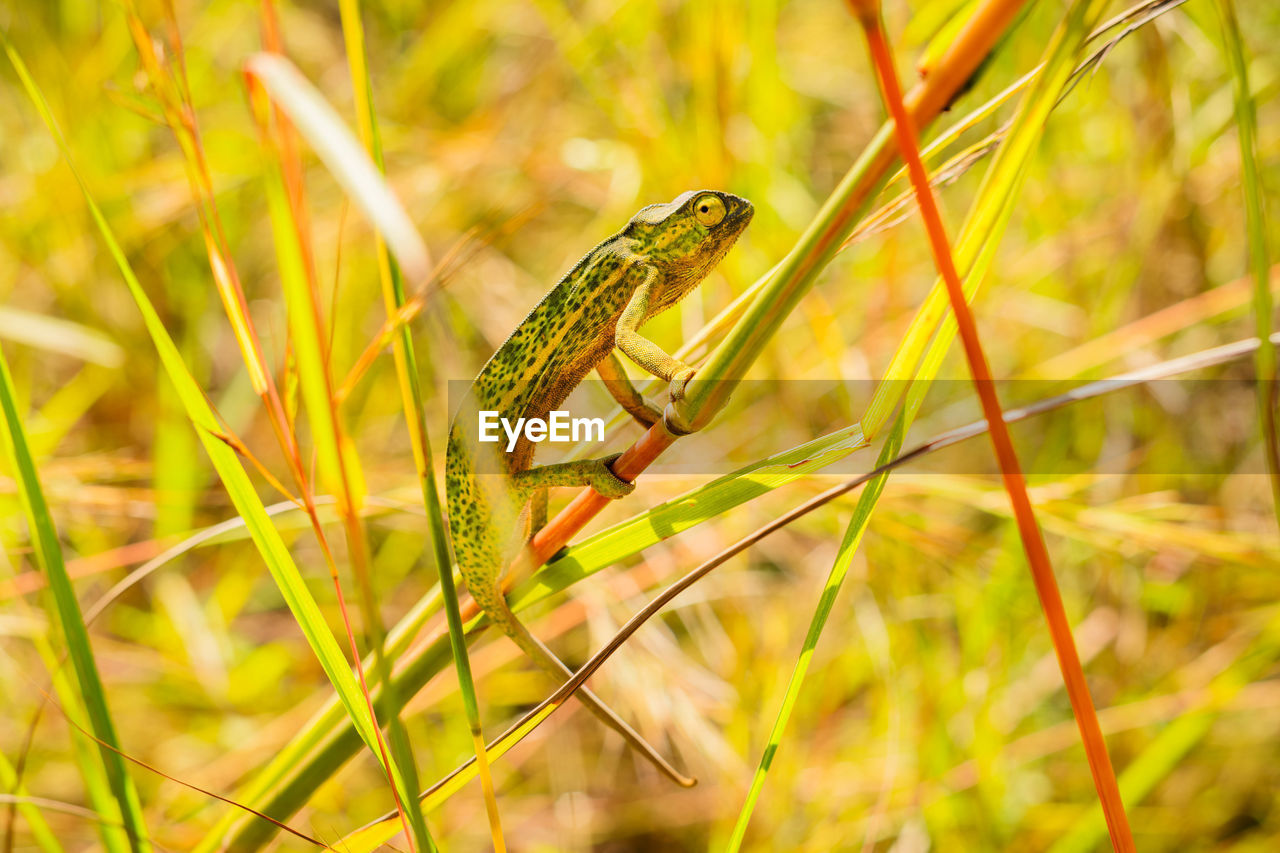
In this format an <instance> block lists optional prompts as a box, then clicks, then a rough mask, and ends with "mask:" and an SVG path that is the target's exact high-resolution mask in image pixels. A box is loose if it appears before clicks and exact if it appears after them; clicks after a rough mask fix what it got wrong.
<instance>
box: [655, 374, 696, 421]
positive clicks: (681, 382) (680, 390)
mask: <svg viewBox="0 0 1280 853" xmlns="http://www.w3.org/2000/svg"><path fill="white" fill-rule="evenodd" d="M693 374H694V369H693V368H692V367H685V368H682V369H680V370H677V371H676V372H675V373H674V374H672V376H671V384H670V390H669V392H668V394H669V396H670V397H671V402H669V403H667V408H666V410H665V411H663V413H662V425H663V426H664V427H665V428H666V430H667V432H669V433H671V434H672V435H688V434H689V433H691V432H693V429H692V428H690V427H689V426H688V424H687V423H686V422H685V419H684V417H683V416H682V415H681V413H680V411H679V410H678V409H677V406H676V404H677V403H680V402H682V401H683V400H684V395H685V390H686V389H687V388H688V385H689V380H690V379H692V378H693Z"/></svg>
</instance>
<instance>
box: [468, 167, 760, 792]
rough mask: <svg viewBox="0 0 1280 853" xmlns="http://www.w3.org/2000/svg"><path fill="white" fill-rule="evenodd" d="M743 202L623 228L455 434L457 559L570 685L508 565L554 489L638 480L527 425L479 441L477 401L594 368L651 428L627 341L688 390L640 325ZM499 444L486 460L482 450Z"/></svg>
mask: <svg viewBox="0 0 1280 853" xmlns="http://www.w3.org/2000/svg"><path fill="white" fill-rule="evenodd" d="M753 212H754V208H753V207H752V206H751V203H750V202H748V201H746V200H745V199H741V198H738V197H737V196H734V195H729V194H728V193H720V192H714V191H707V190H703V191H698V192H688V193H684V194H683V195H681V196H679V197H678V198H676V199H675V200H674V201H671V202H670V203H668V204H655V205H650V206H649V207H646V208H644V209H642V210H641V211H639V212H638V213H637V214H636V215H635V216H633V217H632V218H631V221H630V222H628V223H627V225H626V227H625V228H623V229H622V230H621V231H619V232H618V233H617V234H614V235H613V236H612V237H610V238H609V239H607V240H605V241H604V242H603V243H601V244H600V245H598V246H596V247H595V248H594V249H592V250H591V251H590V252H588V253H587V255H586V256H585V257H584V258H583V259H582V260H580V261H579V262H578V263H577V264H576V265H575V266H574V267H573V269H571V270H569V272H568V273H566V274H565V276H564V278H562V279H560V281H559V282H558V283H557V284H556V286H555V287H554V288H552V290H551V292H550V293H548V294H547V295H546V296H545V297H544V298H543V299H542V301H541V302H539V303H538V304H537V305H536V306H534V308H533V310H532V311H530V312H529V315H528V316H527V317H525V319H524V321H523V322H522V323H521V324H520V325H519V326H517V327H516V330H515V331H514V332H512V333H511V337H509V338H507V340H506V342H505V343H503V345H502V346H501V347H499V348H498V351H497V352H495V353H494V354H493V357H492V358H490V359H489V361H488V362H487V363H486V364H485V366H484V367H483V368H482V369H481V370H480V374H479V375H478V376H476V378H475V380H474V381H473V382H472V384H471V388H470V391H469V392H468V394H467V397H466V399H465V400H464V402H463V404H462V406H461V408H460V410H459V412H458V415H457V417H456V418H455V419H454V422H453V427H452V428H451V430H450V432H449V446H448V458H447V462H446V466H445V482H446V487H447V490H448V505H449V530H450V533H451V534H452V538H453V548H454V554H455V556H456V558H457V560H458V567H459V569H460V571H461V573H462V577H463V579H464V580H465V581H466V583H467V588H468V589H469V590H470V592H471V596H472V598H474V599H475V600H476V603H477V604H478V605H479V606H480V608H481V609H482V610H483V611H484V612H485V614H486V615H487V616H488V617H489V619H490V620H491V621H492V622H493V623H494V624H496V625H498V626H499V627H500V628H501V629H502V630H503V632H505V633H506V634H507V636H509V637H510V638H511V639H512V640H513V641H515V643H516V645H518V646H519V647H520V648H521V650H522V651H524V652H525V654H527V655H528V656H529V657H530V658H532V659H533V660H534V661H536V662H537V663H538V664H539V665H540V666H541V667H542V668H543V669H545V670H546V671H547V672H549V673H550V674H551V675H552V676H553V677H554V678H556V679H557V680H560V681H562V682H563V680H566V679H568V678H569V676H570V675H572V673H571V672H570V671H569V669H568V668H567V667H566V666H565V665H564V664H563V663H561V662H560V660H559V659H558V658H557V657H556V656H555V655H554V654H552V653H551V651H550V650H549V649H547V648H546V647H545V646H543V645H542V644H541V643H540V642H539V641H538V640H537V638H535V637H534V636H533V635H532V634H530V633H529V631H528V630H527V629H526V628H525V627H524V625H523V624H521V622H520V621H519V620H517V619H516V617H515V616H514V615H513V614H512V612H511V610H510V608H508V607H507V602H506V598H505V597H504V596H503V593H502V587H501V578H502V573H503V571H504V569H505V568H506V567H507V566H508V565H510V564H511V562H512V560H513V559H514V558H515V557H516V556H517V555H518V554H519V552H520V549H521V548H522V547H523V546H524V545H525V543H527V542H528V540H529V537H530V535H531V534H532V528H533V527H534V525H535V521H536V524H537V525H539V526H540V525H541V523H542V522H543V521H544V520H545V509H546V501H545V498H546V489H547V488H549V487H552V486H576V487H582V486H590V487H592V488H593V489H595V490H596V491H597V492H599V493H600V494H602V495H604V496H605V497H608V498H620V497H622V496H624V495H627V494H629V493H630V492H631V491H632V490H633V489H634V488H635V486H634V485H633V484H631V483H628V482H626V481H624V480H621V479H619V478H618V477H617V476H616V475H614V473H613V472H612V471H611V470H610V469H609V463H610V462H611V461H612V460H613V459H614V458H615V457H613V456H610V457H605V458H602V459H588V460H581V461H576V462H565V463H560V464H555V465H542V466H538V467H532V461H533V450H534V445H533V443H531V442H530V441H529V440H528V439H526V438H524V437H523V435H522V436H521V438H520V440H519V442H518V443H517V445H516V447H515V448H514V450H513V451H512V452H511V453H505V452H504V448H505V445H506V441H505V438H504V439H503V440H502V442H500V443H499V444H484V445H481V444H478V443H477V442H476V441H475V439H474V436H475V433H476V430H477V428H478V413H479V411H481V410H488V411H497V412H498V413H499V414H500V416H501V417H505V418H507V419H508V420H509V421H510V422H511V423H515V422H516V419H517V418H521V417H524V418H543V419H545V418H546V416H547V415H548V413H549V412H551V411H552V410H554V409H556V408H557V407H558V406H559V405H560V404H561V403H562V402H564V399H565V398H566V397H567V396H568V395H569V393H570V392H571V391H572V390H573V389H574V388H575V387H576V386H577V385H578V383H579V382H581V381H582V379H583V378H584V377H585V376H586V375H587V374H588V373H589V372H590V371H591V370H592V369H593V368H598V369H599V371H600V374H601V377H602V378H603V379H604V380H605V384H606V386H607V387H608V388H609V390H610V392H611V393H612V394H613V396H614V397H615V398H616V399H617V400H618V402H619V403H620V404H621V405H622V407H623V408H624V409H625V410H626V411H627V412H629V413H631V414H632V416H634V417H635V418H636V419H637V420H638V421H640V422H641V423H642V424H644V425H645V426H651V425H653V424H654V423H656V422H657V421H658V420H660V419H661V416H662V414H661V410H659V409H658V408H657V407H655V406H653V405H651V404H649V403H647V402H645V401H644V399H643V398H642V397H641V396H640V394H639V392H637V391H636V390H635V388H634V387H632V385H631V384H630V382H629V381H628V380H627V379H626V376H625V374H624V373H623V372H622V368H621V364H620V363H619V362H618V361H617V357H616V355H615V354H614V350H615V348H616V349H618V350H621V351H622V353H623V354H625V355H626V356H628V357H629V358H630V359H631V360H632V361H634V362H635V363H636V364H638V365H640V366H641V367H643V368H644V369H645V370H647V371H648V372H649V373H651V374H653V375H655V376H657V377H659V378H661V379H663V380H664V381H666V382H669V383H670V390H671V398H672V399H673V400H676V399H679V398H680V397H681V396H682V394H683V392H684V387H685V384H686V383H687V382H688V381H689V378H690V377H691V376H692V375H693V369H692V368H690V367H689V366H688V365H686V364H683V363H682V362H680V361H677V360H676V359H674V358H672V357H671V356H670V355H668V354H667V353H665V352H663V351H662V350H661V349H659V348H658V347H657V346H656V345H655V344H654V343H653V342H652V341H649V340H647V339H645V338H643V337H641V336H640V334H639V332H638V329H639V327H640V326H641V325H642V324H643V323H644V322H645V321H646V320H648V319H649V318H650V317H652V316H654V315H655V314H657V313H659V312H661V311H663V310H665V309H667V308H670V307H671V306H672V305H674V304H675V303H676V302H678V301H679V300H680V299H681V298H682V297H683V296H684V295H685V294H687V293H689V292H690V291H691V290H693V289H694V288H695V287H697V286H698V284H700V283H701V282H702V280H703V279H704V278H705V277H706V276H707V273H709V272H710V271H711V270H712V268H714V267H715V265H716V264H717V263H719V262H720V259H721V258H723V257H724V256H725V254H726V253H727V252H728V251H729V249H730V247H732V246H733V244H734V242H735V241H736V240H737V239H738V235H740V234H741V233H742V230H743V229H744V228H746V226H747V223H748V222H750V221H751V216H752V213H753ZM477 452H485V453H489V452H492V453H493V454H494V458H493V459H491V460H485V461H486V462H491V463H492V464H490V465H487V466H485V470H487V471H494V472H501V473H493V474H487V473H480V472H478V471H477V465H476V458H475V454H476V453H477ZM577 695H578V698H579V699H580V700H581V701H582V702H583V703H584V704H586V705H587V707H588V708H590V709H591V710H592V712H593V713H595V714H596V716H598V717H600V718H601V719H602V720H603V721H604V722H605V723H607V724H608V725H609V726H611V727H612V728H614V729H615V730H617V731H618V732H619V733H620V734H622V736H623V737H624V738H626V740H627V742H628V743H630V744H631V745H632V746H634V747H635V748H636V749H638V750H639V751H640V752H642V753H643V754H644V755H645V756H646V757H647V758H648V759H649V760H650V761H652V762H653V763H654V764H655V765H656V766H657V767H658V768H659V769H661V770H662V771H663V772H664V773H666V774H667V775H668V776H670V777H671V778H672V779H674V780H675V781H677V782H679V783H680V784H682V785H692V784H693V780H692V779H689V778H687V777H685V776H683V775H681V774H680V773H678V772H677V771H676V770H675V769H674V768H673V767H671V765H670V764H668V763H667V762H666V761H665V760H664V759H663V758H662V757H661V756H660V755H658V754H657V753H656V752H655V751H654V750H653V748H652V747H650V746H649V745H648V744H647V743H646V742H645V741H644V740H643V739H642V738H641V737H640V736H639V734H637V733H636V732H635V731H634V730H633V729H631V727H630V726H628V725H627V724H626V723H625V722H623V721H622V720H621V719H620V718H618V716H617V715H616V714H614V713H613V711H611V710H610V709H609V708H607V707H606V706H605V705H603V703H601V702H600V700H599V699H598V698H597V697H596V696H595V695H594V694H592V693H591V692H590V691H588V690H586V689H585V688H584V689H582V690H580V691H579V692H578V694H577Z"/></svg>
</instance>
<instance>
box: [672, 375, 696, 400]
mask: <svg viewBox="0 0 1280 853" xmlns="http://www.w3.org/2000/svg"><path fill="white" fill-rule="evenodd" d="M695 372H696V371H695V370H694V369H693V368H692V367H684V368H681V369H680V370H677V371H676V372H675V373H673V374H671V384H670V386H669V388H668V394H670V396H671V402H673V403H676V402H679V401H680V400H683V399H684V392H685V388H686V387H687V386H688V385H689V380H690V379H692V378H693V374H694V373H695Z"/></svg>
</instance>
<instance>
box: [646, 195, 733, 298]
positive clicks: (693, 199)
mask: <svg viewBox="0 0 1280 853" xmlns="http://www.w3.org/2000/svg"><path fill="white" fill-rule="evenodd" d="M754 213H755V208H754V207H752V205H751V202H749V201H747V200H746V199H745V198H739V197H738V196H736V195H731V194H730V193H722V192H717V191H715V190H696V191H694V192H687V193H683V194H682V195H679V196H677V197H676V198H675V199H674V200H672V201H669V202H667V203H666V204H651V205H649V206H648V207H646V208H643V209H642V210H640V212H639V213H637V214H636V215H635V216H633V217H631V221H630V222H629V223H627V227H626V231H625V234H626V236H628V237H630V238H631V239H632V240H634V241H635V243H634V249H635V252H636V253H637V254H639V255H643V256H644V257H645V258H647V259H648V261H649V262H650V263H652V264H654V265H655V266H657V267H659V268H661V269H662V270H663V271H664V272H665V273H666V279H667V281H668V282H669V283H670V284H675V285H676V288H675V290H674V291H673V292H666V293H664V294H663V297H662V299H661V301H662V303H663V304H664V307H665V306H666V305H671V304H672V303H674V302H675V301H676V300H677V299H679V298H680V297H681V296H683V295H684V294H685V293H686V292H687V291H688V290H690V289H692V288H693V287H695V286H697V284H698V283H699V282H700V281H702V279H703V278H705V277H706V275H707V273H709V272H711V269H712V268H713V267H714V266H715V265H716V264H718V263H720V259H721V258H723V257H724V256H725V254H726V253H727V252H728V251H729V249H730V248H731V247H732V246H733V244H734V242H735V241H736V240H737V239H738V235H739V234H741V233H742V231H743V229H744V228H746V227H747V223H749V222H750V221H751V216H752V214H754Z"/></svg>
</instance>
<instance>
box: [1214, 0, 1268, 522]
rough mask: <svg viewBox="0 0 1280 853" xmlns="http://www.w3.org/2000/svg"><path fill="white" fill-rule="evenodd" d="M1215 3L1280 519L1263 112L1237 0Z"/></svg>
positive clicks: (1262, 423) (1263, 421) (1261, 405)
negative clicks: (1230, 98)
mask: <svg viewBox="0 0 1280 853" xmlns="http://www.w3.org/2000/svg"><path fill="white" fill-rule="evenodd" d="M1214 7H1215V8H1216V9H1217V11H1218V18H1219V20H1220V21H1221V24H1222V48H1223V52H1224V53H1225V54H1226V59H1227V67H1228V68H1229V69H1230V70H1231V84H1232V93H1233V95H1234V108H1235V119H1236V138H1237V139H1238V140H1239V143H1240V173H1241V181H1240V185H1241V191H1242V192H1243V194H1244V211H1245V225H1246V228H1247V229H1248V236H1249V273H1250V275H1251V276H1252V277H1253V288H1254V289H1253V321H1254V328H1255V330H1256V332H1255V334H1257V336H1258V340H1260V341H1262V346H1260V347H1259V348H1258V352H1257V355H1255V356H1254V361H1253V365H1254V370H1255V371H1256V372H1257V380H1258V420H1259V428H1260V431H1261V433H1262V444H1263V449H1264V452H1265V455H1266V457H1267V472H1268V474H1269V475H1270V480H1271V497H1272V502H1271V503H1272V509H1273V511H1274V512H1275V516H1276V521H1277V522H1278V523H1280V438H1278V437H1277V434H1276V433H1277V424H1276V418H1277V413H1276V409H1277V406H1278V405H1280V384H1278V383H1277V376H1276V348H1275V346H1273V345H1272V343H1271V317H1272V310H1273V301H1272V298H1271V287H1270V281H1269V279H1270V269H1271V259H1270V251H1269V249H1268V246H1267V219H1266V204H1265V201H1264V199H1265V198H1266V192H1265V190H1264V188H1263V186H1262V177H1261V175H1260V174H1259V173H1258V141H1257V140H1258V111H1257V106H1256V105H1255V103H1254V98H1253V94H1252V90H1251V89H1250V88H1249V65H1248V63H1247V62H1246V60H1245V54H1244V44H1243V42H1242V40H1241V38H1240V23H1239V21H1238V20H1237V19H1236V10H1235V4H1234V3H1233V2H1232V0H1216V2H1215V4H1214Z"/></svg>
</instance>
